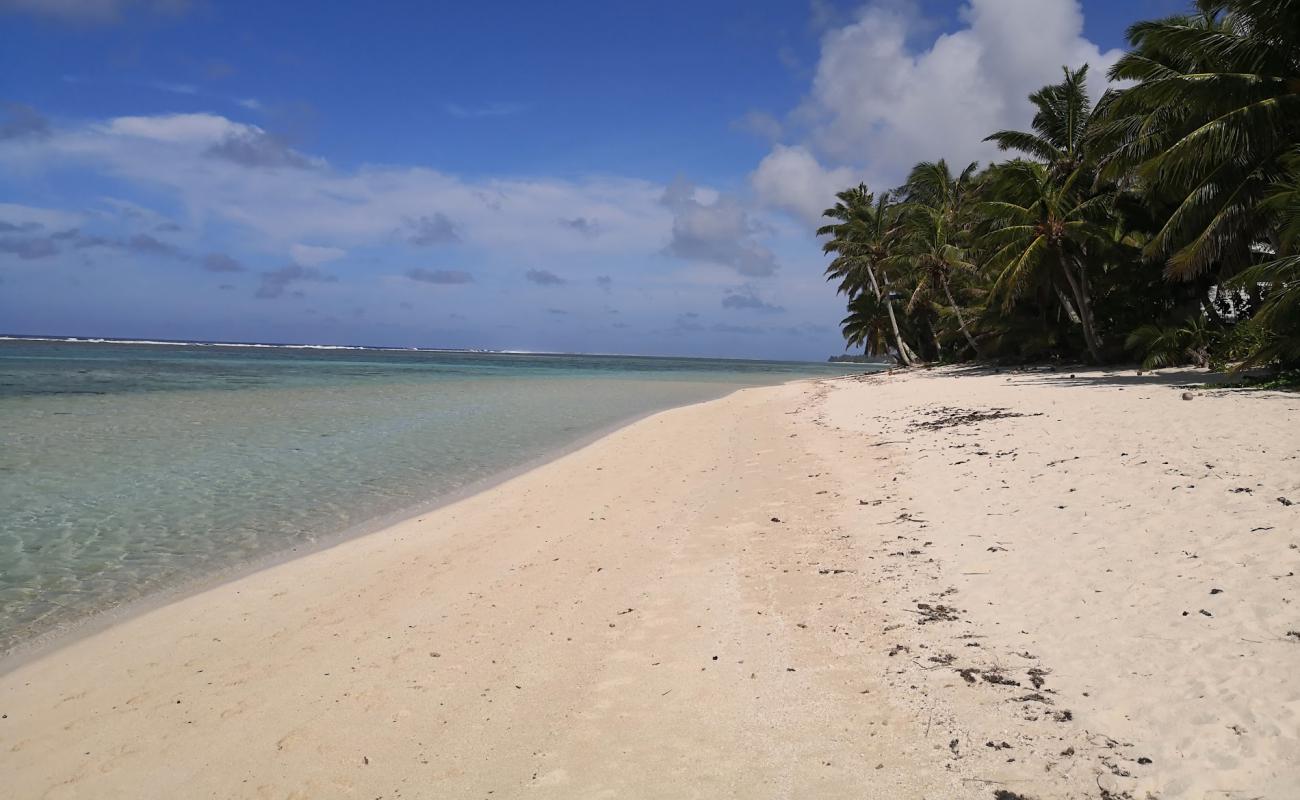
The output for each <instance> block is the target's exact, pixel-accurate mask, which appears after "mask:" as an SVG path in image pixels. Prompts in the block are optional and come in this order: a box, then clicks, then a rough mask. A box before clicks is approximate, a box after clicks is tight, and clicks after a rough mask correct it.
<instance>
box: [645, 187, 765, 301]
mask: <svg viewBox="0 0 1300 800" xmlns="http://www.w3.org/2000/svg"><path fill="white" fill-rule="evenodd" d="M661 202H662V203H663V205H664V206H665V207H666V208H668V209H670V210H671V211H672V212H673V228H672V239H671V241H669V243H668V247H667V248H666V252H668V253H669V254H670V255H673V256H676V257H677V258H681V259H685V260H687V261H702V262H707V263H712V264H718V265H721V266H725V267H730V268H732V269H734V270H735V271H736V272H739V273H740V274H741V275H747V276H750V277H766V276H769V275H772V274H773V273H775V272H776V271H777V263H776V256H774V255H773V254H772V251H771V250H768V249H767V248H766V247H764V246H762V245H761V244H758V243H757V242H756V241H755V240H754V236H755V234H757V233H759V232H761V231H762V230H763V229H762V226H760V225H758V224H757V223H756V222H755V221H754V220H753V218H752V217H750V215H749V213H748V212H746V210H745V209H744V207H743V206H741V205H740V203H739V202H737V201H736V200H735V199H734V198H731V197H726V196H718V197H717V198H715V199H714V200H713V202H712V203H704V202H701V200H700V197H699V193H698V192H697V191H696V189H695V187H694V186H692V185H691V184H690V183H688V182H686V181H684V180H681V179H679V180H677V181H674V182H673V183H672V184H671V185H670V186H669V187H668V188H667V189H666V190H665V191H664V194H663V197H662V199H661Z"/></svg>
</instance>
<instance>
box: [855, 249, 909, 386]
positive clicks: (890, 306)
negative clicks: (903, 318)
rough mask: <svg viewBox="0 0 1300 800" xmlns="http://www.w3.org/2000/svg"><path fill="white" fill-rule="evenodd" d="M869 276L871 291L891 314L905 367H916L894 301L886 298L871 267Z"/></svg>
mask: <svg viewBox="0 0 1300 800" xmlns="http://www.w3.org/2000/svg"><path fill="white" fill-rule="evenodd" d="M867 276H868V277H869V278H870V279H871V291H873V292H875V293H876V299H877V300H882V301H884V303H885V310H886V311H888V312H889V326H890V327H891V328H893V330H894V342H895V343H896V344H897V345H898V357H899V359H900V360H902V362H903V366H905V367H911V366H914V363H915V360H916V355H915V354H914V353H912V351H911V349H910V348H908V346H907V343H906V342H904V341H903V334H902V333H901V332H900V331H899V330H898V318H897V317H895V316H894V301H893V299H890V298H886V297H885V296H884V294H883V293H882V292H881V291H880V283H879V282H877V281H876V271H875V270H874V269H872V268H871V267H870V266H868V267H867Z"/></svg>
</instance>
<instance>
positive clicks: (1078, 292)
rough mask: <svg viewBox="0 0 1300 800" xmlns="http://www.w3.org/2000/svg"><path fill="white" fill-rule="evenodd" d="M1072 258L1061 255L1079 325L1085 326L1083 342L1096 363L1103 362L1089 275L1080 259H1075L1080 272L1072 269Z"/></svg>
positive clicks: (1062, 269) (1062, 266)
mask: <svg viewBox="0 0 1300 800" xmlns="http://www.w3.org/2000/svg"><path fill="white" fill-rule="evenodd" d="M1070 260H1071V259H1067V258H1066V257H1065V256H1064V255H1062V256H1061V259H1060V263H1061V271H1062V272H1064V273H1065V280H1066V282H1067V283H1069V284H1070V292H1071V294H1073V295H1074V305H1075V310H1076V311H1077V312H1078V314H1079V325H1080V327H1082V328H1083V343H1084V345H1085V346H1086V347H1087V348H1088V355H1090V356H1091V357H1092V361H1093V363H1094V364H1100V363H1102V358H1101V339H1100V337H1098V336H1097V326H1096V322H1095V321H1094V319H1093V315H1092V298H1091V297H1089V296H1088V276H1087V274H1086V273H1085V272H1084V271H1083V264H1081V263H1079V262H1078V259H1073V261H1074V262H1075V265H1076V267H1077V268H1078V274H1076V273H1075V271H1074V270H1072V269H1070Z"/></svg>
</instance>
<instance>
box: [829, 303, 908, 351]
mask: <svg viewBox="0 0 1300 800" xmlns="http://www.w3.org/2000/svg"><path fill="white" fill-rule="evenodd" d="M889 305H890V304H889V303H888V302H882V301H881V300H880V299H879V298H878V297H876V296H875V295H874V294H871V293H866V294H860V295H858V296H857V297H854V298H853V299H852V300H850V301H849V307H848V311H849V315H848V316H847V317H845V318H844V319H842V320H840V332H841V333H842V334H843V335H844V344H845V346H846V347H857V346H858V345H862V347H863V350H864V351H866V353H867V355H870V356H876V355H881V354H883V353H887V352H889V341H890V340H889V328H890V327H891V326H895V325H897V322H896V321H894V320H893V319H892V318H891V317H890V316H889V315H888V314H886V313H883V312H884V308H886V307H888V306H889ZM895 341H897V339H895Z"/></svg>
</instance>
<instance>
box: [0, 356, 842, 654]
mask: <svg viewBox="0 0 1300 800" xmlns="http://www.w3.org/2000/svg"><path fill="white" fill-rule="evenodd" d="M857 369H858V370H860V367H859V368H857ZM852 371H855V368H854V367H853V366H852V365H819V364H800V363H788V362H756V361H729V360H709V359H672V358H641V357H620V356H558V355H512V354H484V353H443V352H430V351H404V350H318V349H303V348H283V347H275V348H254V347H226V346H213V345H168V344H118V343H111V342H109V343H85V342H50V341H31V340H16V341H15V340H7V341H0V652H3V651H4V650H7V649H11V648H13V647H14V646H16V645H18V644H20V643H22V642H24V641H27V640H31V639H34V638H36V637H40V636H44V635H50V634H53V633H57V632H59V631H62V630H66V629H67V628H69V627H71V626H74V625H76V624H78V623H79V622H81V621H83V620H85V619H86V618H88V617H91V616H92V615H94V614H96V613H98V612H102V611H106V610H110V609H114V608H118V607H121V606H123V605H125V604H128V603H131V602H133V601H137V600H140V599H141V598H145V597H148V596H150V595H154V594H156V593H159V592H166V591H168V590H175V589H177V588H178V587H183V586H185V585H187V584H191V583H194V582H196V581H199V580H202V579H204V578H211V577H212V576H215V575H220V574H221V573H222V572H223V571H228V570H231V569H233V568H236V567H238V566H240V565H245V564H248V563H250V562H255V561H258V560H259V559H265V558H269V557H272V556H274V555H276V554H278V553H284V552H287V551H289V550H292V549H295V548H301V547H304V546H311V545H314V544H317V543H319V542H320V541H323V540H328V539H330V538H331V537H336V536H338V535H339V534H340V533H341V532H343V531H347V530H350V529H355V528H357V527H358V526H361V525H364V524H365V523H366V522H367V521H370V520H374V519H376V518H378V517H382V516H384V515H387V514H393V513H396V512H398V511H400V510H402V509H407V508H411V507H413V506H416V505H417V504H422V503H426V504H427V503H430V502H433V501H436V500H437V498H439V497H446V496H448V495H450V494H452V493H454V492H456V491H457V490H460V489H463V488H464V487H466V486H468V485H471V484H473V483H475V482H478V481H481V480H484V479H487V478H489V477H491V476H492V475H495V474H499V473H501V472H503V471H505V470H508V469H510V468H512V467H518V466H519V465H522V464H525V463H527V462H529V461H532V460H535V459H538V458H540V457H543V456H545V455H546V454H548V453H552V452H555V451H557V450H559V449H560V448H563V447H564V446H566V445H569V444H572V443H574V442H576V441H579V440H581V439H582V438H584V437H586V436H590V435H591V434H593V433H595V432H597V431H600V430H602V429H606V428H609V427H611V426H613V425H616V424H618V423H620V422H622V421H626V420H629V419H632V418H635V417H637V416H640V415H644V414H646V413H650V412H653V411H656V410H660V409H664V408H669V407H672V406H678V405H683V404H687V403H692V402H698V401H701V400H706V399H710V398H714V397H719V396H721V395H723V394H726V393H727V392H729V391H731V390H733V389H736V388H740V387H744V386H757V385H766V384H773V383H780V382H783V381H786V380H790V379H793V378H799V377H810V376H819V375H820V376H829V375H836V374H844V373H846V372H852Z"/></svg>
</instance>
